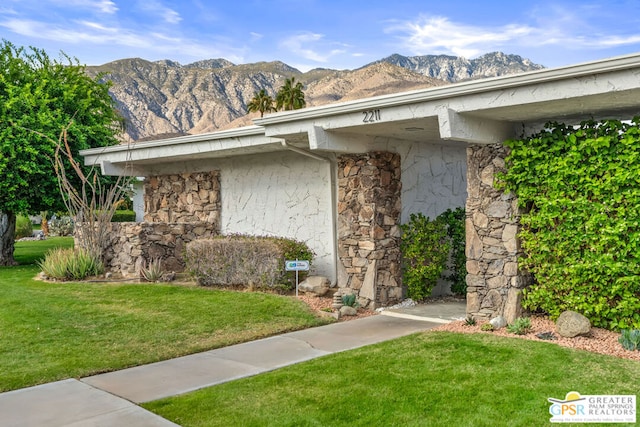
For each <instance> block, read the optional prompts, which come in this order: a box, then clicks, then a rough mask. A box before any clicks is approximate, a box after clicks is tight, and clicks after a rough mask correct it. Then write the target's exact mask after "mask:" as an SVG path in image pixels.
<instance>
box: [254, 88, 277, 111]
mask: <svg viewBox="0 0 640 427" xmlns="http://www.w3.org/2000/svg"><path fill="white" fill-rule="evenodd" d="M247 107H248V109H249V112H252V113H254V112H257V111H259V112H260V117H263V116H264V113H270V112H272V111H276V109H275V107H274V106H273V98H272V97H271V96H270V95H269V94H267V92H266V91H265V90H264V89H260V92H255V93H254V94H253V98H251V101H249V103H248V104H247Z"/></svg>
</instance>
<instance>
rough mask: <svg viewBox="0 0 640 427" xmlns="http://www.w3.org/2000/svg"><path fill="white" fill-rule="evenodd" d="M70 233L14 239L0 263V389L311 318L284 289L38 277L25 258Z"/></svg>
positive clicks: (286, 327) (253, 335)
mask: <svg viewBox="0 0 640 427" xmlns="http://www.w3.org/2000/svg"><path fill="white" fill-rule="evenodd" d="M72 244H73V242H72V241H71V239H69V238H61V239H48V240H45V241H34V242H18V243H17V245H16V254H15V257H16V260H18V261H19V262H21V263H25V264H26V265H20V266H17V267H4V268H0V391H7V390H12V389H16V388H21V387H26V386H31V385H35V384H40V383H44V382H49V381H54V380H59V379H62V378H70V377H81V376H87V375H91V374H95V373H99V372H105V371H111V370H116V369H121V368H125V367H129V366H134V365H139V364H144V363H150V362H155V361H158V360H163V359H168V358H172V357H176V356H180V355H185V354H189V353H194V352H198V351H203V350H208V349H212V348H217V347H222V346H226V345H230V344H234V343H238V342H243V341H249V340H253V339H257V338H261V337H265V336H269V335H274V334H277V333H280V332H284V331H291V330H296V329H302V328H307V327H310V326H316V325H318V324H322V323H326V322H327V320H324V319H318V318H317V317H316V316H314V315H313V313H312V312H311V311H310V310H309V309H308V307H307V306H306V305H305V304H303V303H302V302H301V301H297V300H295V299H293V298H290V297H284V296H278V295H270V294H262V293H239V292H231V291H219V290H212V289H206V288H200V287H196V286H180V285H171V284H144V283H143V284H138V283H128V284H106V283H45V282H41V281H37V280H33V278H34V277H35V276H36V275H37V273H38V268H37V267H36V266H35V265H33V264H32V263H33V262H34V261H35V260H36V259H38V258H39V257H41V256H42V255H43V254H44V252H45V251H46V250H47V249H48V248H50V247H52V246H57V245H62V246H72Z"/></svg>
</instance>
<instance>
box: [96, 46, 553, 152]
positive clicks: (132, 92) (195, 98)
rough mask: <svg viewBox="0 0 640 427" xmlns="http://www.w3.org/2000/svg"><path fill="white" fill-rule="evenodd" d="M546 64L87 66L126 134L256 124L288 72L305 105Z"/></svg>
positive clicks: (486, 60) (139, 136)
mask: <svg viewBox="0 0 640 427" xmlns="http://www.w3.org/2000/svg"><path fill="white" fill-rule="evenodd" d="M541 68H544V67H543V66H541V65H538V64H534V63H533V62H531V61H530V60H528V59H525V58H522V57H520V56H518V55H509V54H504V53H502V52H494V53H489V54H486V55H483V56H480V57H478V58H476V59H472V60H468V59H466V58H462V57H455V56H447V55H424V56H409V57H407V56H402V55H398V54H395V55H391V56H389V57H387V58H383V59H381V60H379V61H375V62H372V63H370V64H367V65H365V66H363V67H361V68H358V69H356V70H332V69H324V68H316V69H313V70H310V71H308V72H305V73H303V72H301V71H299V70H297V69H296V68H293V67H291V66H289V65H287V64H285V63H283V62H280V61H273V62H258V63H252V64H239V65H236V64H233V63H231V62H230V61H227V60H226V59H208V60H203V61H198V62H194V63H191V64H187V65H182V64H179V63H177V62H174V61H171V60H161V61H155V62H151V61H146V60H144V59H140V58H130V59H121V60H117V61H113V62H109V63H107V64H104V65H100V66H91V67H87V72H88V73H89V74H90V75H93V76H95V75H97V74H98V73H103V74H104V78H105V79H107V80H110V81H111V82H112V86H111V88H110V93H111V96H112V97H113V98H114V100H115V101H116V104H117V108H118V109H119V111H120V112H121V114H122V115H123V116H124V118H125V119H126V123H127V129H126V134H125V137H124V140H125V141H141V140H148V139H157V138H163V137H172V136H178V135H185V134H197V133H204V132H212V131H216V130H222V129H228V128H233V127H239V126H243V125H247V124H251V120H252V119H253V118H255V117H258V114H257V113H252V114H247V103H248V102H249V100H250V99H251V98H252V97H253V95H254V93H255V92H257V91H259V90H260V89H265V90H266V92H267V93H268V94H270V95H271V96H273V97H274V98H275V94H276V92H277V91H278V89H279V87H280V86H281V85H282V84H283V82H284V80H285V79H286V78H290V77H294V78H295V80H296V81H299V82H301V83H302V84H303V85H304V93H305V98H306V101H307V106H315V105H322V104H328V103H333V102H340V101H347V100H352V99H358V98H365V97H371V96H376V95H384V94H389V93H396V92H404V91H409V90H414V89H423V88H428V87H434V86H441V85H446V84H450V83H454V82H458V81H463V80H469V79H478V78H486V77H495V76H500V75H505V74H514V73H520V72H525V71H531V70H538V69H541Z"/></svg>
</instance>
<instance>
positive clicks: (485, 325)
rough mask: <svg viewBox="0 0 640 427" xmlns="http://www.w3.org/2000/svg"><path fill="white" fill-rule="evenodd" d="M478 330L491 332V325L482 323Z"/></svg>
mask: <svg viewBox="0 0 640 427" xmlns="http://www.w3.org/2000/svg"><path fill="white" fill-rule="evenodd" d="M480 330H481V331H484V332H493V325H492V324H491V323H488V322H487V323H483V324H482V326H480Z"/></svg>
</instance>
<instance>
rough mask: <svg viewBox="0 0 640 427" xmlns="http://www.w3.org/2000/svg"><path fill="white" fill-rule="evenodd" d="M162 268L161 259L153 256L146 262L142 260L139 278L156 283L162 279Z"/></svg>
mask: <svg viewBox="0 0 640 427" xmlns="http://www.w3.org/2000/svg"><path fill="white" fill-rule="evenodd" d="M163 276H164V270H163V268H162V259H160V258H154V259H152V260H151V261H149V262H148V263H147V262H146V261H143V262H142V265H141V266H140V278H141V279H142V280H145V281H147V282H152V283H156V282H159V281H161V280H162V277H163Z"/></svg>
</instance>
